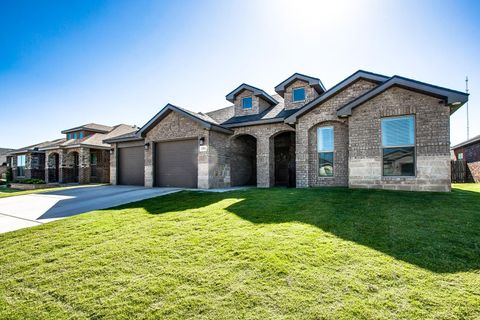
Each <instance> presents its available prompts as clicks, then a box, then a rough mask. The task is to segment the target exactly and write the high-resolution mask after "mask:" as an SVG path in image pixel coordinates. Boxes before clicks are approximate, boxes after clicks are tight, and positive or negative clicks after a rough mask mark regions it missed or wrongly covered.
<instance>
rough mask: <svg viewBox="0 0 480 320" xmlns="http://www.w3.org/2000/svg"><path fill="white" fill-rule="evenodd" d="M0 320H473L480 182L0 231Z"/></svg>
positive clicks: (306, 195)
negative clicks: (443, 188) (427, 190)
mask: <svg viewBox="0 0 480 320" xmlns="http://www.w3.org/2000/svg"><path fill="white" fill-rule="evenodd" d="M0 250H1V251H0V252H1V254H0V272H1V277H0V318H1V319H66V318H69V319H77V318H78V319H82V318H92V319H100V318H106V319H144V318H150V319H186V318H190V319H262V320H265V319H479V318H480V186H478V185H477V186H475V185H457V186H456V187H455V188H454V190H453V192H452V193H448V194H447V193H412V192H392V191H381V190H349V189H344V188H326V189H303V190H302V189H250V190H245V191H234V192H228V193H204V192H181V193H177V194H171V195H168V196H165V197H160V198H156V199H151V200H146V201H142V202H137V203H133V204H130V205H127V206H123V207H120V208H116V209H111V210H103V211H96V212H90V213H86V214H83V215H79V216H75V217H72V218H68V219H65V220H60V221H56V222H53V223H48V224H45V225H41V226H39V227H35V228H30V229H24V230H19V231H16V232H11V233H7V234H3V235H0Z"/></svg>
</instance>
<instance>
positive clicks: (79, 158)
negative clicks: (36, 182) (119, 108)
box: [8, 123, 138, 184]
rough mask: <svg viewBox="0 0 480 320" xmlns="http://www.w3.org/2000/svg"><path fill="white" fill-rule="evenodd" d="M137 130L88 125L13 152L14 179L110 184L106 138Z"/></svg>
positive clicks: (65, 131) (94, 124)
mask: <svg viewBox="0 0 480 320" xmlns="http://www.w3.org/2000/svg"><path fill="white" fill-rule="evenodd" d="M137 129H138V128H136V127H132V126H130V125H125V124H120V125H116V126H113V127H110V126H105V125H100V124H96V123H89V124H85V125H82V126H79V127H75V128H71V129H67V130H63V131H62V134H64V135H65V137H64V138H60V139H56V140H52V141H46V142H42V143H38V144H35V145H32V146H28V147H24V148H20V149H17V150H13V151H11V152H10V153H9V155H8V165H9V166H10V167H11V168H12V173H13V179H14V180H23V179H41V180H44V181H46V182H47V183H82V184H84V183H90V182H96V183H108V182H109V181H110V149H111V146H110V145H109V144H106V143H104V142H103V140H104V139H108V138H112V137H116V136H120V135H123V134H126V133H130V132H135V131H137Z"/></svg>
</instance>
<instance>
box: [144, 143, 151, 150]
mask: <svg viewBox="0 0 480 320" xmlns="http://www.w3.org/2000/svg"><path fill="white" fill-rule="evenodd" d="M148 149H150V142H147V143H145V150H148Z"/></svg>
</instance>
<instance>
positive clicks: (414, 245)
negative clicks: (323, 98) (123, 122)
mask: <svg viewBox="0 0 480 320" xmlns="http://www.w3.org/2000/svg"><path fill="white" fill-rule="evenodd" d="M232 198H236V199H241V200H240V201H238V202H236V203H235V204H232V205H229V206H228V207H226V208H225V210H227V211H229V212H231V213H233V214H235V215H237V216H238V217H240V218H242V219H245V220H247V221H250V222H252V223H256V224H273V223H286V222H301V223H306V224H310V225H313V226H315V227H318V228H320V229H322V230H324V231H326V232H329V233H331V234H333V235H335V236H337V237H340V238H342V239H345V240H348V241H353V242H356V243H358V244H361V245H364V246H368V247H370V248H372V249H375V250H378V251H380V252H383V253H385V254H388V255H390V256H392V257H394V258H396V259H399V260H402V261H405V262H408V263H411V264H414V265H417V266H419V267H422V268H425V269H428V270H431V271H433V272H439V273H454V272H461V271H469V270H478V269H480V193H478V192H471V191H465V190H454V191H453V192H451V193H420V192H396V191H385V190H366V189H347V188H311V189H281V188H272V189H263V190H260V189H251V190H245V191H233V192H226V193H208V192H180V193H177V194H173V195H167V196H164V197H160V198H156V199H155V198H154V199H150V200H145V201H142V202H138V203H132V204H128V205H124V206H121V207H120V208H137V207H140V206H141V207H142V208H144V209H145V210H146V211H147V212H149V213H151V214H162V213H167V212H172V211H177V212H178V211H184V210H190V209H199V208H203V207H207V206H209V205H211V204H214V203H217V202H219V201H222V200H225V199H232Z"/></svg>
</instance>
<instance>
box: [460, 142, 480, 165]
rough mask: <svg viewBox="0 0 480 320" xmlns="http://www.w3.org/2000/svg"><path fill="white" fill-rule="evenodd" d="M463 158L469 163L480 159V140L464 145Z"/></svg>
mask: <svg viewBox="0 0 480 320" xmlns="http://www.w3.org/2000/svg"><path fill="white" fill-rule="evenodd" d="M463 159H464V160H465V161H466V162H467V163H470V162H476V161H480V141H479V142H477V143H474V144H471V145H468V146H464V147H463Z"/></svg>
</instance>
